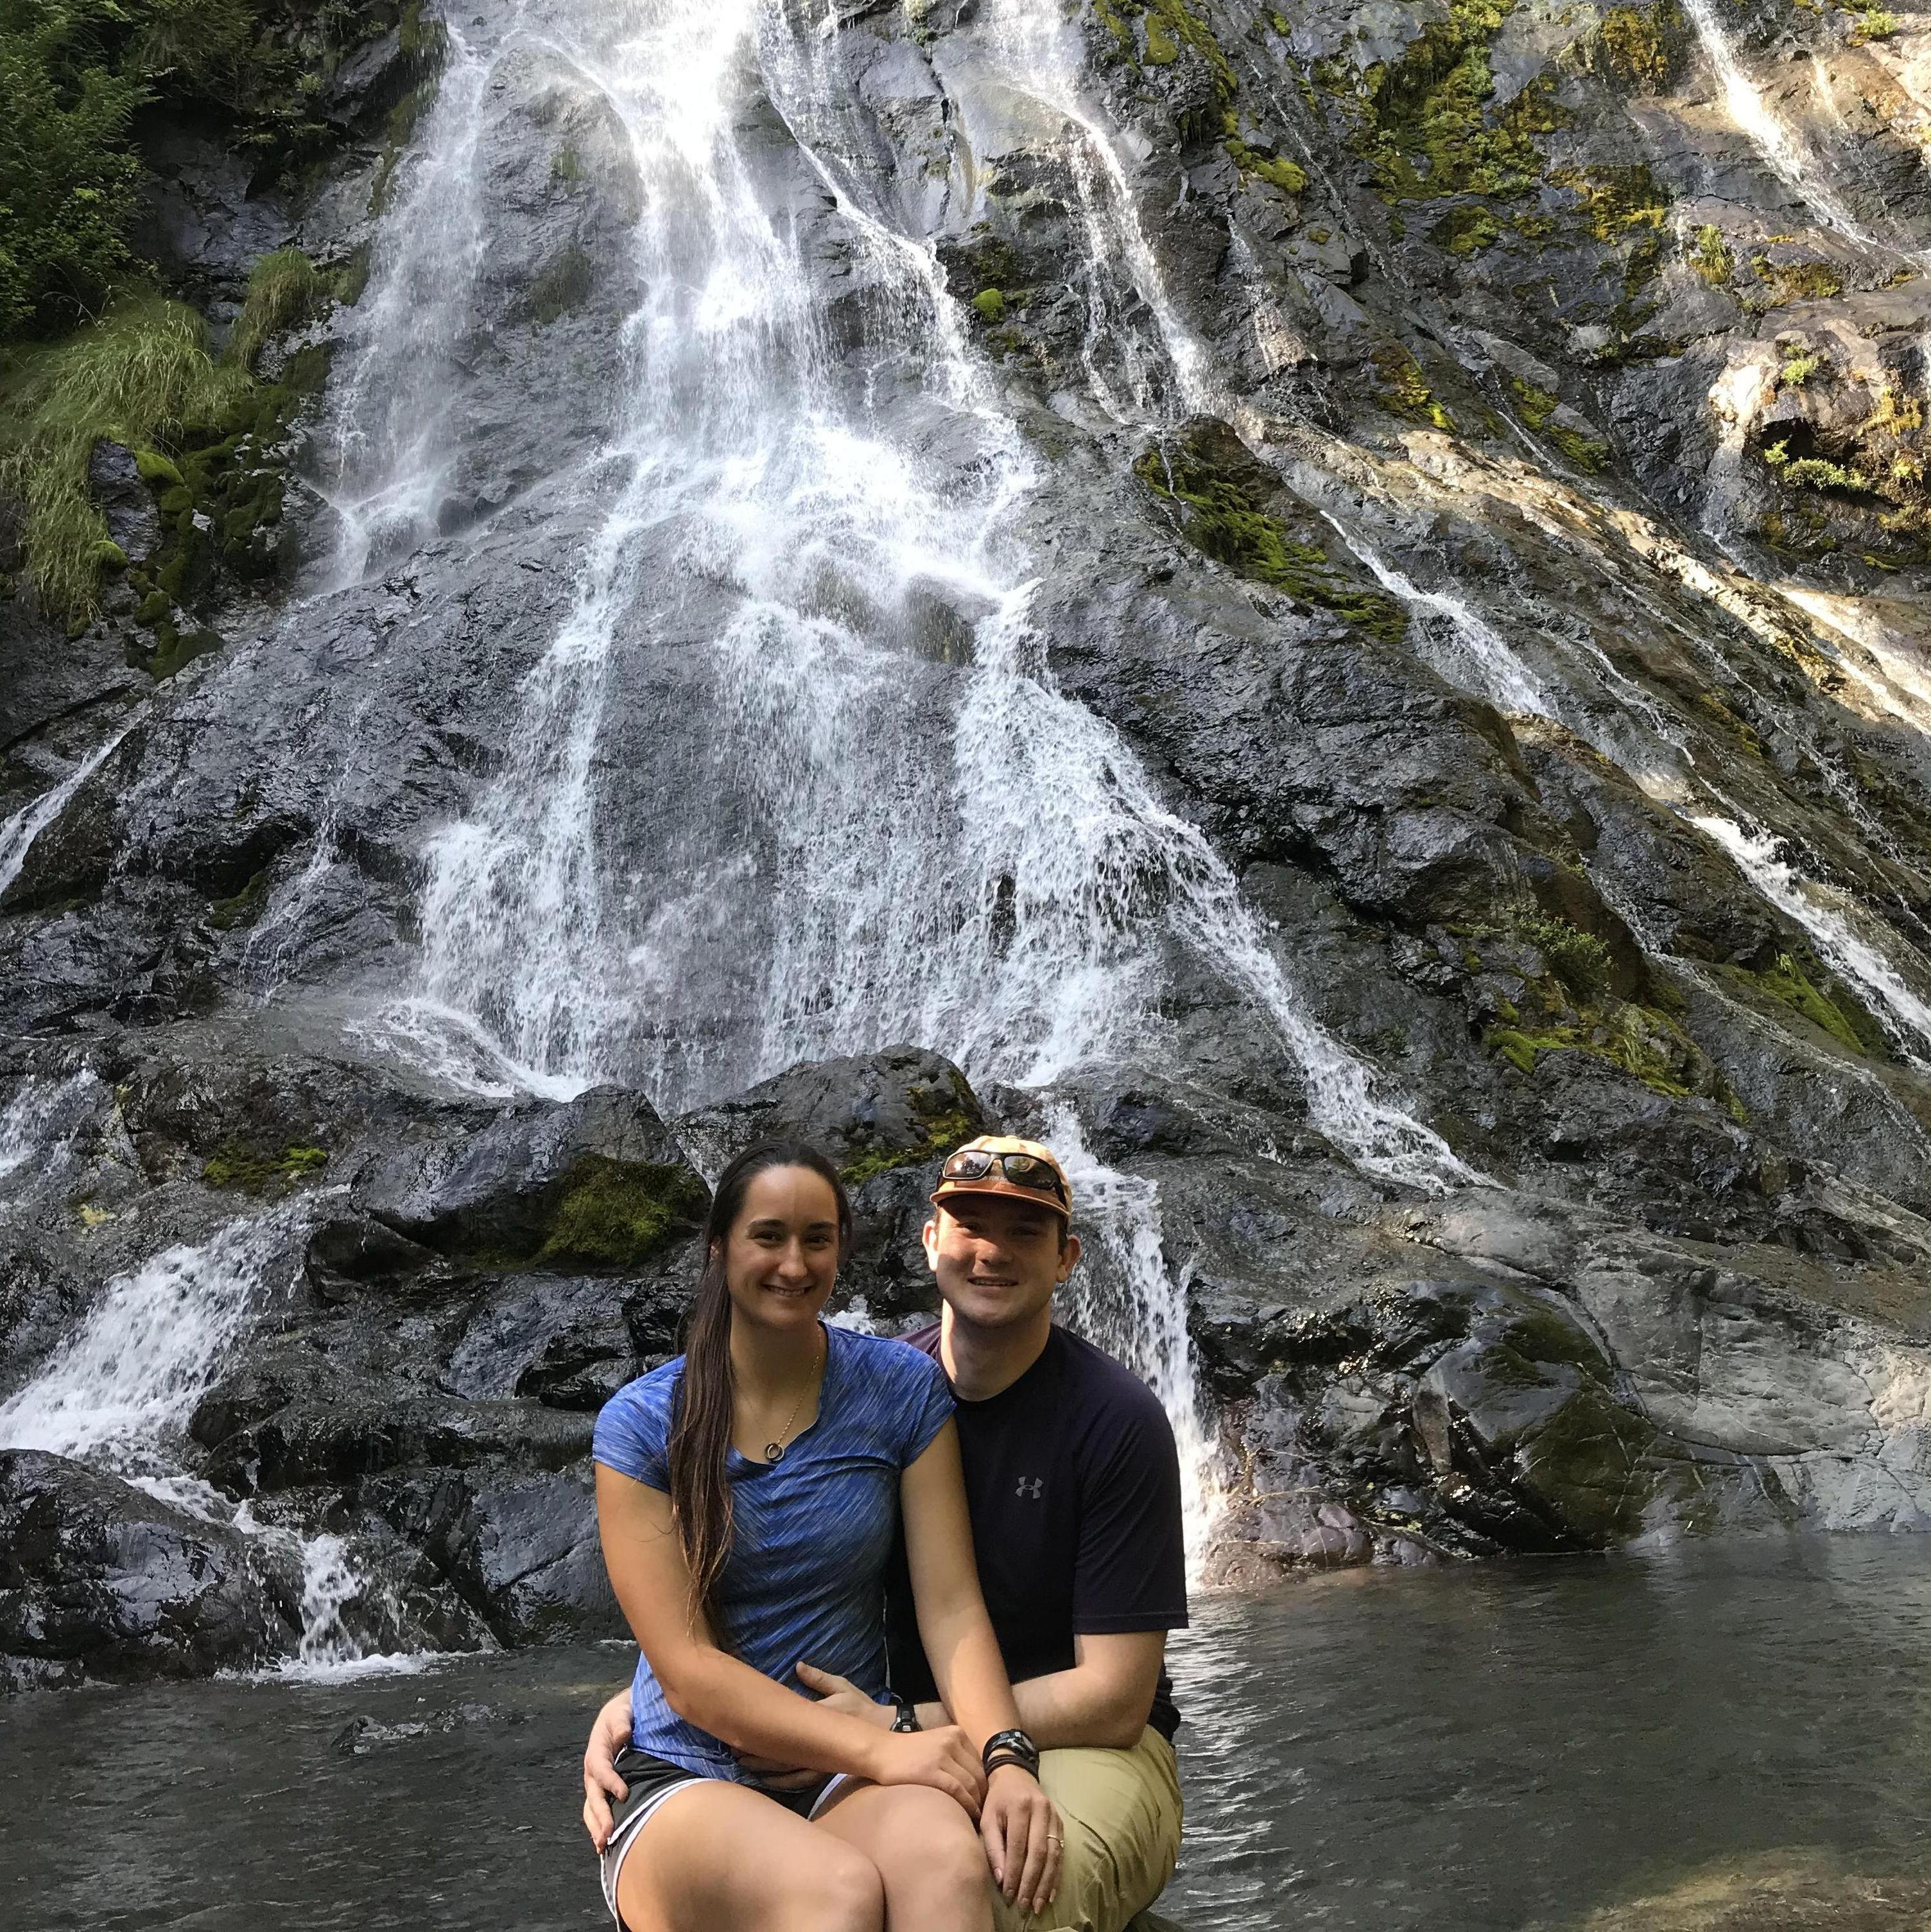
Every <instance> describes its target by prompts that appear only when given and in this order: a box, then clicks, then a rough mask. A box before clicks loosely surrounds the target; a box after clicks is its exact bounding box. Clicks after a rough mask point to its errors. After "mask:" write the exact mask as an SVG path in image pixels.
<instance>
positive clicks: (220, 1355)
mask: <svg viewBox="0 0 1931 1932" xmlns="http://www.w3.org/2000/svg"><path fill="white" fill-rule="evenodd" d="M82 1077H91V1076H82ZM292 1225H293V1223H292V1220H291V1218H290V1216H289V1214H288V1213H287V1212H286V1211H283V1212H281V1213H277V1214H269V1215H267V1216H265V1217H262V1218H261V1219H259V1220H241V1221H232V1222H230V1223H229V1224H228V1225H227V1226H226V1227H224V1228H223V1229H220V1230H218V1231H217V1232H216V1233H215V1234H214V1235H213V1236H212V1237H211V1238H210V1239H208V1241H205V1242H203V1243H202V1244H200V1245H199V1247H173V1248H169V1249H167V1250H165V1251H164V1252H163V1253H160V1254H159V1255H157V1256H154V1259H152V1260H151V1261H149V1262H146V1263H145V1264H144V1265H142V1266H141V1267H139V1268H136V1269H133V1270H132V1271H130V1272H129V1273H127V1274H121V1275H117V1276H116V1277H115V1278H114V1279H113V1280H111V1281H110V1282H109V1283H108V1284H107V1286H106V1288H105V1289H103V1291H102V1292H101V1295H100V1299H99V1300H98V1301H96V1302H95V1304H94V1306H93V1307H91V1309H89V1310H88V1313H87V1314H86V1316H85V1318H84V1319H82V1322H81V1323H80V1325H79V1328H76V1330H75V1331H73V1334H70V1336H69V1337H67V1340H65V1341H64V1343H62V1344H61V1346H60V1347H59V1348H58V1349H56V1350H55V1352H54V1354H53V1355H52V1357H51V1358H49V1360H48V1361H47V1362H46V1364H44V1365H43V1367H42V1368H41V1370H40V1373H38V1374H37V1375H36V1376H34V1378H33V1379H31V1381H30V1382H28V1383H27V1384H26V1385H25V1386H24V1387H23V1388H21V1389H19V1391H17V1392H16V1394H14V1395H13V1397H11V1398H10V1400H7V1402H5V1403H0V1448H8V1449H34V1450H40V1451H45V1452H46V1453H47V1454H52V1455H55V1456H64V1457H71V1458H73V1459H74V1460H79V1461H82V1462H85V1463H92V1464H94V1465H96V1466H99V1467H100V1468H102V1469H106V1470H108V1471H109V1472H112V1474H114V1475H118V1476H119V1477H121V1478H122V1479H123V1480H124V1481H127V1482H129V1483H130V1484H133V1485H134V1486H135V1487H137V1488H139V1489H140V1490H143V1491H145V1493H147V1494H148V1495H150V1496H153V1497H154V1498H155V1499H157V1501H159V1502H163V1503H165V1504H166V1505H168V1506H169V1508H173V1509H175V1510H178V1511H181V1512H182V1513H183V1514H187V1515H189V1516H193V1517H199V1518H200V1519H202V1520H203V1521H205V1522H208V1523H223V1524H226V1525H229V1526H231V1527H232V1528H233V1529H236V1530H238V1531H239V1532H241V1533H242V1534H243V1535H248V1536H253V1537H256V1538H262V1539H263V1540H264V1541H269V1542H274V1543H277V1544H280V1545H281V1546H282V1547H283V1548H285V1549H286V1550H289V1552H290V1553H292V1554H293V1555H295V1556H296V1557H297V1558H298V1559H299V1560H300V1562H301V1565H302V1568H303V1575H304V1597H303V1604H302V1610H303V1616H304V1630H303V1633H302V1636H301V1641H300V1646H299V1649H298V1655H297V1656H296V1658H295V1659H294V1660H292V1662H291V1664H290V1665H289V1667H288V1668H289V1669H292V1670H308V1671H310V1672H313V1673H322V1672H324V1671H325V1670H328V1671H334V1672H336V1673H340V1672H342V1671H343V1670H346V1669H348V1668H349V1667H353V1666H357V1665H359V1666H360V1667H361V1668H362V1669H364V1670H367V1669H371V1668H382V1667H394V1666H395V1665H396V1664H397V1660H395V1659H393V1658H365V1657H364V1647H363V1646H361V1645H360V1644H359V1643H358V1641H357V1640H355V1638H354V1637H352V1636H351V1635H350V1634H349V1632H348V1631H347V1630H346V1628H344V1626H343V1620H342V1612H343V1609H344V1608H345V1607H346V1605H347V1604H349V1602H350V1601H352V1600H353V1599H359V1598H365V1597H367V1596H369V1595H371V1593H379V1590H380V1586H378V1585H376V1584H375V1583H373V1582H372V1581H371V1580H370V1579H369V1578H368V1577H366V1576H364V1575H362V1574H361V1573H360V1572H358V1571H356V1570H355V1567H354V1565H352V1562H351V1561H350V1559H349V1550H348V1547H347V1545H346V1543H345V1542H344V1541H343V1539H342V1538H340V1537H337V1536H322V1537H316V1538H304V1537H302V1536H301V1535H299V1534H298V1533H297V1532H295V1531H294V1530H292V1529H287V1528H285V1527H280V1526H268V1525H264V1524H262V1523H259V1522H258V1521H257V1520H256V1518H255V1516H254V1514H253V1510H252V1509H251V1508H250V1506H249V1505H247V1504H243V1505H241V1506H240V1507H239V1508H237V1507H236V1506H235V1504H234V1503H233V1502H231V1501H230V1500H229V1499H228V1498H227V1497H226V1496H223V1495H222V1493H220V1491H219V1490H215V1489H214V1488H212V1487H210V1486H209V1485H208V1484H206V1483H205V1482H203V1481H201V1480H200V1479H199V1478H197V1477H195V1476H193V1475H189V1474H188V1473H187V1472H186V1471H185V1470H184V1469H182V1467H181V1462H180V1459H179V1456H178V1451H177V1448H176V1445H177V1444H178V1441H179V1439H180V1438H181V1436H182V1435H183V1434H184V1432H185V1430H186V1429H187V1424H188V1422H189V1421H190V1418H192V1416H193V1413H194V1410H195V1406H196V1404H197V1403H199V1400H200V1399H201V1397H202V1396H203V1395H204V1394H206V1393H207V1391H208V1390H209V1389H210V1388H212V1387H213V1386H214V1382H215V1379H216V1378H217V1376H219V1375H220V1371H221V1368H222V1366H223V1363H224V1362H225V1361H226V1359H227V1357H228V1355H229V1352H230V1350H231V1349H232V1348H233V1347H234V1346H235V1343H237V1342H238V1341H239V1340H241V1337H242V1336H243V1335H244V1334H246V1333H247V1331H248V1330H249V1328H250V1327H252V1325H253V1322H254V1321H255V1319H256V1316H257V1315H258V1313H259V1311H260V1310H261V1308H262V1305H263V1304H264V1302H265V1301H266V1300H267V1299H268V1298H271V1296H272V1295H274V1293H275V1292H276V1290H275V1289H274V1286H273V1284H272V1282H271V1274H272V1271H273V1270H274V1267H275V1265H276V1262H277V1259H278V1258H279V1257H282V1256H285V1255H286V1251H287V1248H288V1244H289V1232H290V1229H291V1228H292Z"/></svg>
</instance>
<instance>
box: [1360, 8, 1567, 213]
mask: <svg viewBox="0 0 1931 1932" xmlns="http://www.w3.org/2000/svg"><path fill="white" fill-rule="evenodd" d="M1515 6H1516V0H1449V17H1448V18H1447V20H1436V21H1431V22H1430V23H1429V25H1428V26H1426V27H1424V28H1423V29H1422V31H1421V32H1420V34H1419V35H1418V36H1417V37H1416V39H1415V40H1413V41H1412V42H1411V43H1410V44H1409V46H1408V48H1407V49H1406V50H1405V52H1403V54H1402V56H1401V58H1399V60H1397V61H1393V62H1376V63H1375V65H1373V66H1372V67H1371V68H1369V69H1368V70H1367V71H1366V73H1365V74H1363V76H1362V77H1361V90H1362V92H1361V101H1362V106H1363V110H1364V111H1363V118H1362V123H1361V125H1360V128H1359V130H1358V131H1357V141H1356V145H1357V148H1358V150H1359V151H1360V153H1361V154H1363V155H1364V156H1365V157H1366V159H1367V160H1369V163H1370V164H1371V166H1372V169H1373V172H1374V178H1375V186H1376V188H1377V190H1378V192H1379V193H1380V194H1381V196H1382V198H1383V199H1384V200H1387V201H1391V202H1393V201H1406V200H1420V199H1431V198H1433V197H1435V196H1441V195H1447V194H1480V195H1488V196H1494V197H1495V198H1496V199H1503V200H1507V199H1514V198H1516V197H1519V196H1524V195H1527V194H1529V193H1533V192H1534V190H1535V189H1536V188H1537V187H1538V186H1539V185H1540V182H1541V179H1542V172H1543V159H1542V154H1541V151H1540V149H1538V148H1537V146H1536V144H1535V139H1534V136H1537V135H1538V134H1547V133H1553V132H1554V131H1555V130H1556V129H1557V128H1558V127H1563V126H1564V125H1566V124H1567V120H1568V116H1567V114H1565V113H1564V111H1563V110H1562V109H1561V107H1559V106H1558V104H1557V103H1556V100H1555V83H1554V81H1553V80H1552V78H1551V77H1549V75H1547V74H1540V75H1538V76H1537V77H1536V78H1535V79H1534V80H1531V81H1530V82H1529V83H1528V84H1527V85H1526V86H1525V87H1523V88H1522V89H1521V91H1520V92H1518V93H1517V94H1516V96H1515V98H1513V100H1511V101H1509V102H1508V103H1507V105H1506V106H1504V107H1502V108H1501V109H1499V110H1497V111H1496V112H1495V113H1493V114H1491V113H1489V109H1488V103H1489V99H1490V98H1491V97H1492V95H1493V94H1494V93H1495V76H1494V74H1492V72H1491V71H1490V68H1489V42H1490V41H1491V40H1492V39H1493V38H1494V37H1495V34H1496V32H1497V31H1498V29H1499V28H1500V27H1501V24H1502V23H1503V22H1504V20H1507V18H1508V17H1509V15H1510V13H1512V12H1513V11H1514V10H1515Z"/></svg>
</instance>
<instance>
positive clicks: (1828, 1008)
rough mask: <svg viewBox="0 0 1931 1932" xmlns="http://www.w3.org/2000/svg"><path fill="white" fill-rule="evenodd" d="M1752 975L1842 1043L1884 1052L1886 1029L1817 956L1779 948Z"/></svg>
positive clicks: (1861, 1051)
mask: <svg viewBox="0 0 1931 1932" xmlns="http://www.w3.org/2000/svg"><path fill="white" fill-rule="evenodd" d="M1752 977H1753V978H1754V979H1755V980H1756V984H1757V985H1758V986H1759V987H1761V988H1762V990H1763V991H1764V992H1766V993H1768V995H1770V996H1771V998H1772V999H1774V1000H1776V1001H1780V1002H1781V1003H1782V1004H1783V1005H1785V1006H1786V1007H1789V1008H1790V1009H1791V1010H1792V1012H1794V1013H1801V1014H1802V1015H1803V1016H1804V1018H1805V1019H1807V1020H1808V1021H1809V1022H1810V1024H1811V1025H1813V1026H1814V1027H1819V1028H1822V1030H1823V1031H1825V1033H1827V1034H1829V1035H1830V1036H1831V1038H1832V1039H1833V1040H1836V1041H1837V1043H1838V1044H1839V1045H1840V1046H1845V1047H1848V1048H1849V1049H1850V1050H1851V1052H1853V1053H1858V1054H1872V1053H1875V1054H1882V1053H1883V1052H1885V1037H1884V1032H1883V1029H1882V1028H1880V1027H1879V1025H1878V1023H1877V1022H1876V1020H1874V1019H1873V1018H1872V1017H1871V1016H1870V1013H1869V1012H1868V1011H1867V1010H1866V1008H1865V1007H1864V1004H1863V1003H1862V1002H1861V1001H1860V1000H1859V999H1858V997H1857V995H1855V993H1853V992H1851V991H1850V990H1849V989H1848V988H1847V987H1845V986H1841V985H1840V984H1838V983H1837V982H1836V981H1835V980H1834V979H1833V978H1832V977H1831V975H1830V974H1828V973H1827V972H1825V970H1824V969H1823V968H1822V967H1821V966H1819V965H1818V963H1817V962H1816V959H1814V958H1810V957H1806V958H1804V959H1799V958H1798V957H1797V956H1795V955H1794V954H1792V953H1779V954H1778V955H1777V960H1776V963H1775V964H1774V965H1772V966H1771V968H1769V969H1768V971H1765V972H1762V973H1758V974H1753V976H1752ZM1826 988H1828V989H1829V990H1828V992H1827V991H1826V990H1825V989H1826Z"/></svg>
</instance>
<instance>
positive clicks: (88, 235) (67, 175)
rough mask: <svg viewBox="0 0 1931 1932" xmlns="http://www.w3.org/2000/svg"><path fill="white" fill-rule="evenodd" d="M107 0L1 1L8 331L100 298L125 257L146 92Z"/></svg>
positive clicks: (3, 312) (2, 318)
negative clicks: (132, 144) (131, 138)
mask: <svg viewBox="0 0 1931 1932" xmlns="http://www.w3.org/2000/svg"><path fill="white" fill-rule="evenodd" d="M117 16H118V10H115V9H112V8H111V7H110V6H109V5H103V4H100V0H0V335H13V334H14V333H15V332H17V331H19V330H20V329H23V328H26V327H28V326H32V325H34V324H35V323H47V322H49V321H52V320H57V319H58V317H60V315H61V311H66V312H67V314H68V315H69V316H71V314H72V313H73V311H75V310H76V309H81V310H85V309H88V308H92V307H94V305H96V304H97V302H99V301H100V299H101V297H102V296H103V293H104V292H105V290H106V287H107V284H108V283H109V280H110V278H112V276H113V275H114V274H115V272H116V271H117V270H118V269H119V268H120V267H121V266H122V265H123V263H124V262H125V261H126V260H127V244H126V240H125V235H126V230H127V220H128V217H129V215H130V213H131V212H132V210H133V198H134V190H135V186H136V183H137V181H139V178H140V163H139V160H136V157H134V155H133V154H132V153H130V151H128V149H127V145H126V139H127V125H128V123H129V121H130V120H131V119H132V118H133V113H134V110H135V109H136V107H139V104H140V103H141V101H142V99H143V98H145V93H146V89H145V87H144V86H142V83H141V82H140V81H139V80H137V79H136V78H134V77H132V76H131V75H130V74H128V73H127V72H126V71H124V68H123V66H122V65H121V62H119V60H118V58H117V52H118V50H117V49H115V46H114V42H115V40H116V38H117V37H118V36H119V35H120V34H122V33H123V32H124V28H123V27H122V26H121V24H120V23H119V20H118V17H117Z"/></svg>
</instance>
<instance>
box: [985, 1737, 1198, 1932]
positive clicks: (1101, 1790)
mask: <svg viewBox="0 0 1931 1932" xmlns="http://www.w3.org/2000/svg"><path fill="white" fill-rule="evenodd" d="M1039 1782H1040V1783H1041V1784H1042V1785H1043V1786H1044V1787H1045V1791H1046V1796H1048V1798H1050V1799H1051V1800H1052V1801H1053V1802H1054V1804H1055V1805H1057V1806H1058V1807H1059V1808H1060V1816H1061V1817H1063V1819H1064V1820H1066V1849H1065V1852H1064V1855H1063V1859H1062V1861H1061V1863H1060V1889H1059V1892H1058V1894H1057V1897H1055V1898H1054V1900H1053V1902H1052V1903H1051V1905H1049V1906H1047V1908H1046V1909H1045V1911H1044V1912H1041V1913H1040V1914H1039V1915H1038V1916H1037V1917H1035V1916H1034V1915H1033V1914H1032V1913H1030V1912H1021V1911H1019V1910H1018V1909H1016V1908H1015V1907H1014V1906H1010V1905H1008V1904H1007V1903H1006V1900H1004V1899H1003V1898H1002V1897H998V1896H997V1894H994V1917H995V1918H996V1919H997V1922H998V1932H1123V1927H1125V1925H1126V1921H1128V1920H1129V1918H1132V1916H1133V1915H1134V1914H1135V1912H1144V1911H1145V1910H1146V1909H1147V1906H1150V1905H1151V1904H1152V1903H1153V1901H1154V1900H1155V1899H1156V1898H1158V1897H1159V1895H1160V1893H1161V1891H1162V1889H1163V1888H1165V1885H1166V1882H1167V1881H1168V1879H1170V1878H1171V1877H1172V1876H1173V1875H1174V1864H1175V1863H1176V1861H1177V1860H1178V1858H1179V1857H1180V1767H1179V1766H1178V1764H1177V1763H1176V1762H1175V1760H1174V1748H1173V1746H1172V1745H1170V1744H1168V1742H1167V1741H1166V1739H1165V1738H1163V1737H1162V1736H1161V1735H1160V1734H1159V1732H1158V1731H1156V1730H1153V1729H1152V1728H1151V1727H1149V1728H1148V1729H1147V1730H1144V1731H1143V1732H1141V1734H1140V1742H1138V1744H1137V1745H1135V1746H1134V1747H1133V1748H1132V1750H1131V1751H1048V1752H1046V1753H1045V1754H1044V1755H1043V1756H1042V1757H1041V1758H1040V1760H1039Z"/></svg>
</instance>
